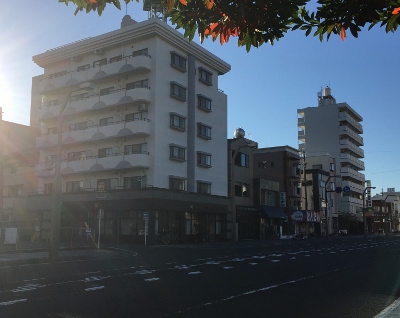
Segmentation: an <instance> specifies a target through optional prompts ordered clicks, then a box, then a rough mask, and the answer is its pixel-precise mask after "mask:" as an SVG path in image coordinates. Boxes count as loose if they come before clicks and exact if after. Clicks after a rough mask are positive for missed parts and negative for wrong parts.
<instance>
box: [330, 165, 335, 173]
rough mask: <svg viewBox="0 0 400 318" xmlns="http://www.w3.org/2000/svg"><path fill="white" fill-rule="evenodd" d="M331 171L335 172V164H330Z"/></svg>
mask: <svg viewBox="0 0 400 318" xmlns="http://www.w3.org/2000/svg"><path fill="white" fill-rule="evenodd" d="M330 170H331V171H335V164H333V163H331V164H330Z"/></svg>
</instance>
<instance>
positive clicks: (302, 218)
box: [290, 210, 321, 236]
mask: <svg viewBox="0 0 400 318" xmlns="http://www.w3.org/2000/svg"><path fill="white" fill-rule="evenodd" d="M290 218H291V220H292V222H294V223H295V233H296V234H307V235H309V236H310V235H311V236H312V235H321V215H320V212H316V211H300V210H298V211H296V212H294V213H292V215H291V216H290Z"/></svg>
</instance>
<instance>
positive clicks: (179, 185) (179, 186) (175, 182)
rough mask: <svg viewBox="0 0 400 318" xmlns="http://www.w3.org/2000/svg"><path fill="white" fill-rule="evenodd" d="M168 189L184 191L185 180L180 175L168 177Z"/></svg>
mask: <svg viewBox="0 0 400 318" xmlns="http://www.w3.org/2000/svg"><path fill="white" fill-rule="evenodd" d="M169 188H170V190H179V191H186V180H185V179H184V178H180V177H172V176H170V177H169Z"/></svg>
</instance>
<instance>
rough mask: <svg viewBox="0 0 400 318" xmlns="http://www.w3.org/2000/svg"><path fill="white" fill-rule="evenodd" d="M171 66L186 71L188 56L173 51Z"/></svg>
mask: <svg viewBox="0 0 400 318" xmlns="http://www.w3.org/2000/svg"><path fill="white" fill-rule="evenodd" d="M171 66H172V67H174V68H176V69H178V70H179V71H182V72H185V71H186V58H184V57H183V56H182V55H180V54H178V53H176V52H171Z"/></svg>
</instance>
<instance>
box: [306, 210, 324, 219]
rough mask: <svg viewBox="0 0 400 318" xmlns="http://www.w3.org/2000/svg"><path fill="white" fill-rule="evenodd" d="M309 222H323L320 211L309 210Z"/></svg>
mask: <svg viewBox="0 0 400 318" xmlns="http://www.w3.org/2000/svg"><path fill="white" fill-rule="evenodd" d="M307 222H321V216H320V214H319V212H315V211H307Z"/></svg>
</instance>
